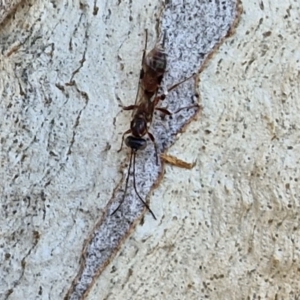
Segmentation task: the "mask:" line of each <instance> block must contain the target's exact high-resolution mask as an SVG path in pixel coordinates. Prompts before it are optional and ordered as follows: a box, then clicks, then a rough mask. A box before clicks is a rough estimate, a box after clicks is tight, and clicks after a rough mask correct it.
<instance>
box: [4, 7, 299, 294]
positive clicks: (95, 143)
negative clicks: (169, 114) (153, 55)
mask: <svg viewBox="0 0 300 300" xmlns="http://www.w3.org/2000/svg"><path fill="white" fill-rule="evenodd" d="M136 2H137V3H131V4H130V3H129V2H123V1H119V2H118V1H116V2H113V3H112V2H109V1H107V2H97V1H94V2H75V1H73V2H71V1H70V2H59V1H58V2H49V3H43V4H42V3H40V2H39V1H32V2H30V1H24V2H23V3H22V5H20V6H18V8H17V10H16V11H15V12H14V13H13V14H11V15H10V17H9V19H6V20H4V22H2V24H1V25H0V38H1V54H0V70H1V73H0V94H1V107H0V115H1V120H2V121H1V128H0V129H1V130H0V136H1V152H0V155H1V169H0V174H1V182H2V185H1V214H0V228H1V235H0V239H1V240H0V244H1V247H0V257H1V265H0V273H1V275H2V276H1V280H0V299H10V300H12V299H63V297H64V296H65V295H66V293H67V291H68V290H69V289H70V287H71V283H72V281H73V280H74V278H75V276H76V275H77V274H78V271H79V269H80V262H82V261H83V260H82V257H81V253H82V247H83V245H84V241H85V240H86V239H88V238H90V239H91V240H92V238H93V235H92V236H91V234H92V233H93V232H94V231H93V230H97V228H99V227H97V226H96V224H97V222H99V219H100V217H101V216H102V215H103V214H104V212H105V209H108V210H109V211H111V210H112V208H110V207H106V205H107V203H108V201H109V200H110V199H111V197H112V196H113V192H114V189H116V187H117V186H118V185H119V184H120V180H121V178H122V177H124V176H123V175H122V176H121V173H122V174H125V173H126V170H127V169H126V164H127V163H128V153H129V152H128V150H127V149H126V148H124V149H123V151H122V152H121V153H117V150H118V148H119V146H120V140H121V135H122V133H123V132H124V131H125V130H127V129H128V126H129V122H130V118H131V114H130V113H122V114H118V113H119V111H120V107H119V104H121V103H122V104H123V105H129V104H132V102H133V101H134V99H135V94H136V89H137V81H138V76H139V69H140V64H141V56H142V50H143V44H144V29H145V28H148V30H149V47H148V48H149V49H150V48H152V47H153V46H154V44H155V42H156V39H157V33H158V32H157V30H156V29H157V28H158V27H159V26H158V25H159V24H158V23H157V22H156V18H160V20H162V16H160V15H159V12H160V11H161V3H157V4H154V3H153V2H150V1H149V3H146V2H144V1H136ZM198 2H199V1H196V2H195V3H198ZM150 3H151V5H150ZM174 3H175V2H173V5H174ZM224 3H225V2H224ZM230 3H231V2H230V1H226V3H225V4H226V5H227V8H228V5H230ZM183 4H185V7H184V6H183ZM243 8H244V13H243V14H242V18H241V22H240V24H239V26H238V28H237V30H236V33H235V35H233V36H232V37H231V38H229V39H228V40H227V41H226V42H225V44H224V45H222V47H221V49H220V50H219V51H218V52H217V53H216V54H215V56H214V57H213V58H212V59H211V60H210V62H209V63H208V66H207V68H206V69H205V70H204V71H203V72H202V74H201V76H200V84H199V88H200V102H201V105H202V106H203V112H202V115H201V116H200V117H199V118H198V119H197V121H196V122H192V123H191V124H190V125H189V126H188V128H187V130H186V132H185V133H184V134H182V135H181V136H180V138H179V139H178V140H177V142H176V143H175V145H174V146H173V147H172V148H171V149H170V150H169V152H170V153H172V154H175V155H177V156H178V157H180V158H182V159H186V160H187V161H193V160H196V161H197V165H196V167H195V168H194V169H193V170H182V169H177V168H175V167H166V174H165V176H164V179H163V180H162V182H161V184H160V185H159V187H158V189H157V190H155V191H154V193H153V194H152V195H151V197H150V200H151V202H150V205H151V208H152V210H153V211H154V212H155V214H156V216H157V218H158V221H155V220H153V219H152V217H151V215H150V214H148V213H146V217H145V220H144V223H143V224H141V225H138V226H137V227H136V230H135V231H134V232H133V234H132V237H131V238H130V239H127V240H126V239H125V242H124V243H123V244H121V249H122V252H121V253H122V255H120V256H118V257H116V258H115V259H114V260H113V261H112V262H111V263H110V265H108V267H106V269H104V272H103V273H102V274H101V276H100V277H99V278H98V279H96V280H95V285H94V286H93V287H92V289H91V291H90V293H89V294H88V295H87V299H154V298H155V299H205V298H208V299H243V298H245V299H246V298H247V297H249V299H255V297H256V298H257V297H260V298H261V299H276V297H277V298H278V299H297V297H298V296H299V295H300V291H299V284H298V279H297V278H298V273H299V271H298V270H299V267H300V266H299V249H300V245H299V243H300V241H299V228H298V227H299V216H298V215H299V213H298V212H299V187H298V180H299V156H300V155H299V151H298V149H297V148H298V144H299V121H298V115H299V111H300V108H299V96H300V95H299V94H300V93H299V69H300V65H299V59H300V57H299V30H298V27H299V26H298V25H299V24H298V18H299V15H300V7H299V4H298V3H296V2H293V3H292V4H291V3H282V1H273V2H272V3H265V2H260V3H257V4H251V3H243ZM173 9H174V10H178V11H180V10H182V13H181V16H185V15H188V12H190V11H192V10H193V9H196V4H195V5H193V6H191V7H189V5H188V4H187V3H186V2H185V1H182V2H179V4H178V5H177V6H176V5H175V6H174V7H173ZM197 11H199V9H198V10H197ZM193 16H194V17H195V15H193ZM198 17H199V16H198ZM205 18H207V20H211V19H212V18H214V17H213V16H212V15H210V14H209V13H208V12H206V13H203V19H205ZM178 19H180V17H178ZM200 19H201V18H200ZM175 20H176V17H175V14H174V19H172V20H170V22H171V25H172V22H175ZM213 20H216V18H214V19H213ZM0 21H1V20H0ZM202 21H203V20H202ZM184 22H187V23H184ZM167 24H168V23H167V22H166V23H162V26H167ZM179 24H183V31H184V30H186V29H185V25H184V24H187V27H188V28H193V26H192V25H191V24H193V18H192V19H191V20H189V19H184V17H183V20H180V21H179ZM171 25H170V26H171ZM211 28H212V27H211V26H210V27H208V28H203V26H199V34H201V33H202V34H203V33H205V34H206V35H207V36H208V32H209V29H211ZM184 32H185V33H186V31H184ZM193 34H195V32H192V36H193ZM200 37H201V38H202V39H203V36H201V35H200ZM168 40H169V41H170V45H173V46H172V47H173V48H168V53H169V55H170V57H169V66H170V67H169V68H170V69H169V72H168V74H167V77H166V78H167V81H166V82H165V85H166V86H169V85H170V84H172V83H173V82H174V81H177V80H180V79H181V78H184V77H186V76H188V75H190V72H193V71H196V70H195V69H197V68H199V67H200V65H201V61H200V59H199V66H198V67H197V62H198V59H196V61H195V62H194V61H193V62H191V61H190V63H189V59H192V58H194V57H195V56H194V54H193V53H200V52H202V50H201V51H200V50H199V49H201V48H199V47H201V46H203V45H205V43H204V42H203V41H202V40H201V43H200V44H197V41H199V39H197V38H196V37H195V40H192V39H191V36H189V35H188V34H187V33H186V34H185V35H184V36H183V37H180V30H179V29H178V31H176V32H174V30H173V31H172V30H171V31H169V32H168ZM176 43H179V44H176ZM184 43H185V44H184ZM182 44H183V45H182ZM168 45H169V44H168ZM180 46H182V49H183V50H182V49H181V50H179V51H183V52H180V53H179V54H178V53H176V51H177V50H178V49H179V48H180ZM184 49H186V52H184ZM208 49H209V47H208ZM172 51H174V52H172ZM180 59H182V60H181V62H186V63H183V64H180ZM177 63H178V65H177ZM191 90H192V89H189V90H188V91H189V92H188V93H190V95H192V94H193V92H190V91H191ZM182 92H184V88H183V90H182ZM176 95H177V94H176V93H175V94H174V95H173V96H172V95H170V98H168V99H167V102H166V105H167V104H168V105H169V108H170V110H176V108H177V107H180V106H181V104H183V105H184V102H181V100H177V98H176V97H179V96H176ZM183 98H184V100H183V101H185V100H186V99H188V101H189V99H190V97H183ZM179 99H182V97H181V98H179ZM179 101H180V103H178V102H179ZM163 106H165V103H164V104H163ZM188 118H189V116H185V115H182V120H179V119H176V118H174V119H173V121H167V122H165V123H163V124H159V123H157V124H156V125H155V124H154V128H153V132H154V133H155V136H156V137H157V140H158V143H159V147H160V149H163V148H164V146H162V145H161V144H160V142H161V141H166V143H167V144H169V143H171V141H172V138H174V137H171V139H170V137H169V135H168V133H169V134H170V133H171V132H174V133H176V131H177V130H178V128H177V127H176V126H177V125H176V124H179V123H178V122H182V123H181V124H184V122H185V121H186V120H187V119H188ZM172 122H173V123H172ZM173 126H175V127H173ZM143 155H145V156H143ZM149 157H150V159H148V158H149ZM147 159H148V160H147ZM137 162H138V165H137V173H138V176H139V177H138V186H139V187H140V189H141V194H142V195H143V197H146V196H147V194H148V191H149V189H150V188H151V186H152V184H153V182H154V181H155V180H156V176H157V174H158V172H159V167H157V166H156V165H155V159H154V155H153V148H152V145H151V143H150V142H149V145H148V147H147V151H146V152H145V153H144V154H140V156H139V157H137ZM119 171H121V172H119ZM147 172H148V173H147ZM151 174H152V175H151ZM153 174H154V175H153ZM147 176H150V177H147ZM149 178H150V179H149ZM151 180H152V181H151ZM121 182H122V181H121ZM119 188H121V187H119ZM119 194H120V197H121V195H122V191H121V190H118V189H116V191H115V195H116V197H115V198H113V200H112V202H111V204H112V207H116V205H117V203H118V201H119V200H120V197H118V195H119ZM124 204H125V205H123V206H122V209H121V210H120V212H118V214H117V216H116V217H115V218H116V219H117V217H118V218H119V217H122V219H121V220H123V222H124V227H123V228H122V226H121V223H119V224H118V223H115V224H116V227H112V229H114V230H115V231H116V234H115V235H114V234H112V232H113V230H112V231H107V232H108V235H107V239H108V240H112V242H113V240H114V239H115V238H116V236H126V235H127V233H126V227H125V225H126V226H128V228H130V227H131V226H132V225H131V224H132V223H134V222H136V220H138V219H139V216H140V215H141V211H142V207H141V206H140V203H139V202H138V199H137V197H136V196H134V195H133V194H132V195H131V194H130V195H129V197H128V201H127V202H126V203H124ZM104 217H105V218H107V219H109V217H110V216H109V212H108V214H106V215H105V214H104ZM105 220H106V219H105ZM98 224H99V223H98ZM102 224H103V223H102ZM111 224H112V225H113V223H111ZM117 225H119V226H121V228H118V227H117ZM123 229H124V233H122V234H124V235H120V232H121V230H123ZM95 245H96V246H98V245H97V244H96V243H95ZM102 245H103V243H102ZM112 245H113V246H112V251H111V252H110V254H109V255H112V253H113V247H116V245H119V243H118V242H117V243H115V244H113V243H112ZM100 246H101V245H100ZM106 249H107V248H105V249H98V248H95V253H96V254H97V255H98V254H99V255H100V254H101V253H103V251H104V250H106ZM100 250H101V251H100ZM96 269H97V268H96ZM74 299H78V297H77V298H76V297H75V298H74Z"/></svg>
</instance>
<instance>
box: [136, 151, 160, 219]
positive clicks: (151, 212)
mask: <svg viewBox="0 0 300 300" xmlns="http://www.w3.org/2000/svg"><path fill="white" fill-rule="evenodd" d="M135 154H136V152H134V153H133V187H134V190H135V192H136V194H137V196H138V197H139V199H140V200H141V202H142V203H143V204H144V205H145V207H146V208H147V209H148V211H149V212H150V214H151V215H152V217H153V219H154V220H156V217H155V214H154V213H153V211H152V210H151V208H150V207H149V205H148V204H147V203H146V202H145V201H144V200H143V199H142V197H141V196H140V194H139V193H138V191H137V188H136V184H135Z"/></svg>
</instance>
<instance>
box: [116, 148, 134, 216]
mask: <svg viewBox="0 0 300 300" xmlns="http://www.w3.org/2000/svg"><path fill="white" fill-rule="evenodd" d="M132 155H133V150H131V155H130V162H129V167H128V172H127V177H126V183H125V191H124V194H123V197H122V200H121V201H120V203H119V205H118V207H117V208H116V209H115V210H114V211H113V212H112V214H111V216H112V215H114V214H115V213H116V212H117V211H118V210H119V208H120V207H121V205H122V203H123V202H124V200H125V197H126V193H127V188H128V181H129V175H130V169H131V163H132Z"/></svg>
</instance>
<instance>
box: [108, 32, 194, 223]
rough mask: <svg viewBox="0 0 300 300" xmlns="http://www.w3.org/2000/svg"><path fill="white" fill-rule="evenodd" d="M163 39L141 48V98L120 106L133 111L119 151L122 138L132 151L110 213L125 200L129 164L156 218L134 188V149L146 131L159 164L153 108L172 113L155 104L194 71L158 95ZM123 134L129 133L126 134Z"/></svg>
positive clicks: (164, 59) (144, 143) (139, 147)
mask: <svg viewBox="0 0 300 300" xmlns="http://www.w3.org/2000/svg"><path fill="white" fill-rule="evenodd" d="M146 33H147V31H146ZM164 42H165V34H164V38H163V43H162V44H159V43H157V44H156V46H155V47H154V48H153V49H152V50H151V51H150V52H149V53H148V54H147V55H145V50H144V53H143V59H142V70H141V74H140V81H139V88H138V92H137V95H140V99H139V101H138V103H136V104H133V105H129V106H124V107H123V110H132V111H133V114H132V120H131V122H130V128H129V129H128V130H127V131H125V132H124V133H123V135H122V142H121V147H120V149H119V150H118V152H119V151H121V150H122V147H123V143H124V140H125V144H126V146H127V147H129V148H131V155H130V163H129V166H128V172H127V177H126V182H125V191H124V195H123V198H122V200H121V201H120V203H119V205H118V207H117V208H116V209H115V210H114V211H113V213H112V215H113V214H115V213H116V212H117V211H118V209H119V208H120V206H121V205H122V203H123V202H124V200H125V197H126V193H127V188H128V181H129V176H130V171H131V167H132V168H133V174H132V175H133V187H134V190H135V192H136V194H137V196H138V198H139V199H140V201H141V202H142V203H143V204H144V205H145V207H146V208H147V209H148V211H149V212H150V213H151V215H152V216H153V218H154V219H155V220H156V217H155V215H154V213H153V211H152V210H151V209H150V207H149V205H148V204H147V203H146V202H145V201H144V200H143V199H142V197H141V196H140V194H139V192H138V190H137V188H136V183H135V159H136V153H137V152H138V151H139V150H144V149H145V148H146V146H147V140H146V139H145V138H144V137H145V136H146V135H147V136H148V137H149V138H150V140H151V141H152V143H153V145H154V148H155V155H156V163H157V164H158V154H157V145H156V142H155V138H154V136H153V134H152V133H151V132H150V131H149V128H150V126H151V123H152V119H153V115H154V111H155V110H158V111H160V112H161V113H163V114H164V115H169V116H170V115H172V113H171V112H170V111H168V110H167V109H166V108H162V107H158V104H159V103H160V101H163V100H165V98H166V96H167V94H168V93H169V92H171V91H172V90H174V89H175V88H177V87H178V86H179V85H181V84H182V83H184V82H186V81H187V80H189V79H191V78H192V77H194V75H195V74H193V75H192V76H190V77H188V78H186V79H184V80H182V81H180V82H178V83H176V84H174V85H173V86H171V87H170V88H168V89H167V92H165V93H162V94H160V95H157V94H158V90H159V88H160V84H161V81H162V79H163V75H164V73H165V71H166V67H167V56H166V53H165V51H164ZM146 47H147V34H146V43H145V49H146ZM136 102H137V101H136ZM195 107H197V108H199V105H198V104H196V105H192V106H189V107H183V108H180V109H179V110H177V111H175V112H174V113H173V114H175V113H177V112H179V111H180V110H182V109H189V108H195ZM126 135H128V136H127V137H126V138H125V136H126Z"/></svg>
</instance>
